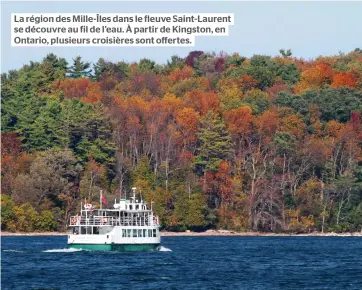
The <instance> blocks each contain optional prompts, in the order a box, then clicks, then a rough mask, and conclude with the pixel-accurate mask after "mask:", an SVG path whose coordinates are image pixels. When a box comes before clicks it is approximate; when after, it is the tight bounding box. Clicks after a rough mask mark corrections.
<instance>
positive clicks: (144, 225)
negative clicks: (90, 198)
mask: <svg viewBox="0 0 362 290" xmlns="http://www.w3.org/2000/svg"><path fill="white" fill-rule="evenodd" d="M132 191H133V196H132V197H131V199H130V200H127V199H120V200H119V202H118V203H117V202H116V201H115V203H114V205H113V209H102V208H100V209H94V208H93V206H92V205H91V204H89V203H86V204H85V205H84V208H82V206H81V211H80V215H79V214H77V215H76V216H72V217H71V218H70V224H69V226H70V227H71V228H72V231H73V233H72V234H71V235H69V236H68V248H74V249H83V250H105V251H149V250H154V249H156V248H157V247H158V246H159V245H160V243H161V237H160V231H159V221H158V217H157V216H156V215H154V214H153V211H152V207H151V209H148V207H147V204H146V202H144V201H143V200H142V199H140V200H137V199H136V188H135V187H133V188H132ZM102 201H103V196H102V195H101V202H100V204H101V205H102Z"/></svg>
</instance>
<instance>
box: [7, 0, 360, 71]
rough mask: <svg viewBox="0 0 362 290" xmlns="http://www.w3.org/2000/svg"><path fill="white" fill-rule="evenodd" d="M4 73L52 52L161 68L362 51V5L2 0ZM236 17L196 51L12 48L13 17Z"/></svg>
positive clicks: (199, 41) (198, 40)
mask: <svg viewBox="0 0 362 290" xmlns="http://www.w3.org/2000/svg"><path fill="white" fill-rule="evenodd" d="M1 8H2V10H1V16H2V17H1V32H2V37H1V72H7V71H9V70H11V69H19V68H21V67H22V66H23V65H24V64H28V63H29V62H30V61H41V60H42V59H43V58H44V57H45V56H46V55H47V54H48V53H51V52H52V53H55V54H56V55H57V56H59V57H64V58H65V59H66V60H67V61H68V62H70V63H71V62H72V59H73V58H74V57H75V56H77V55H80V56H82V59H84V60H86V61H90V62H92V63H95V62H97V60H98V59H99V58H100V57H103V58H104V59H106V60H108V61H114V62H116V61H127V62H134V61H139V60H140V59H141V58H149V59H152V60H154V61H156V62H157V63H159V64H163V63H166V62H167V60H168V59H170V58H171V56H172V55H178V56H180V57H185V56H187V54H188V53H189V52H190V51H192V50H202V51H206V52H213V51H214V52H216V53H219V52H221V51H223V52H226V53H229V54H232V53H234V52H238V53H239V54H240V55H243V56H246V57H251V56H252V55H254V54H265V55H271V56H274V55H278V54H279V49H281V48H284V49H291V50H292V52H293V56H296V57H303V58H305V59H311V58H315V57H318V56H320V55H336V54H339V52H343V53H348V52H349V51H351V50H354V49H355V48H357V47H360V48H362V37H361V29H362V17H361V14H362V2H226V1H216V2H105V1H102V2H54V1H52V2H44V1H42V2H31V1H27V2H2V3H1ZM21 12H22V13H42V12H44V13H45V12H48V13H51V12H53V13H72V12H73V13H107V12H109V13H127V12H129V13H163V12H169V13H202V12H204V13H218V12H220V13H234V16H235V24H234V26H231V27H230V29H229V36H225V37H210V36H207V37H200V36H199V37H197V38H196V45H195V46H194V47H92V46H90V47H11V41H10V27H11V24H10V20H11V18H10V14H11V13H21Z"/></svg>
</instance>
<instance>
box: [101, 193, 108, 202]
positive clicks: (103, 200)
mask: <svg viewBox="0 0 362 290" xmlns="http://www.w3.org/2000/svg"><path fill="white" fill-rule="evenodd" d="M101 201H102V203H103V204H104V205H107V200H106V199H105V198H104V196H103V192H102V191H101Z"/></svg>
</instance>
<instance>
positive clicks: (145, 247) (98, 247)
mask: <svg viewBox="0 0 362 290" xmlns="http://www.w3.org/2000/svg"><path fill="white" fill-rule="evenodd" d="M158 246H159V245H158V244H132V245H131V244H129V245H127V244H122V245H115V244H113V245H109V244H69V245H68V248H72V249H82V250H91V251H118V252H138V251H152V250H155V249H156V248H157V247H158Z"/></svg>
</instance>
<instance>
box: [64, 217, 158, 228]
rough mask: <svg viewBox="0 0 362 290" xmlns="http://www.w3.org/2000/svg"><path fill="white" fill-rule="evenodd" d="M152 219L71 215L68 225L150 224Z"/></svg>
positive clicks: (152, 222)
mask: <svg viewBox="0 0 362 290" xmlns="http://www.w3.org/2000/svg"><path fill="white" fill-rule="evenodd" d="M152 225H154V221H152V219H147V218H131V217H121V218H119V217H114V216H87V217H86V216H72V217H71V218H70V226H152Z"/></svg>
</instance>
